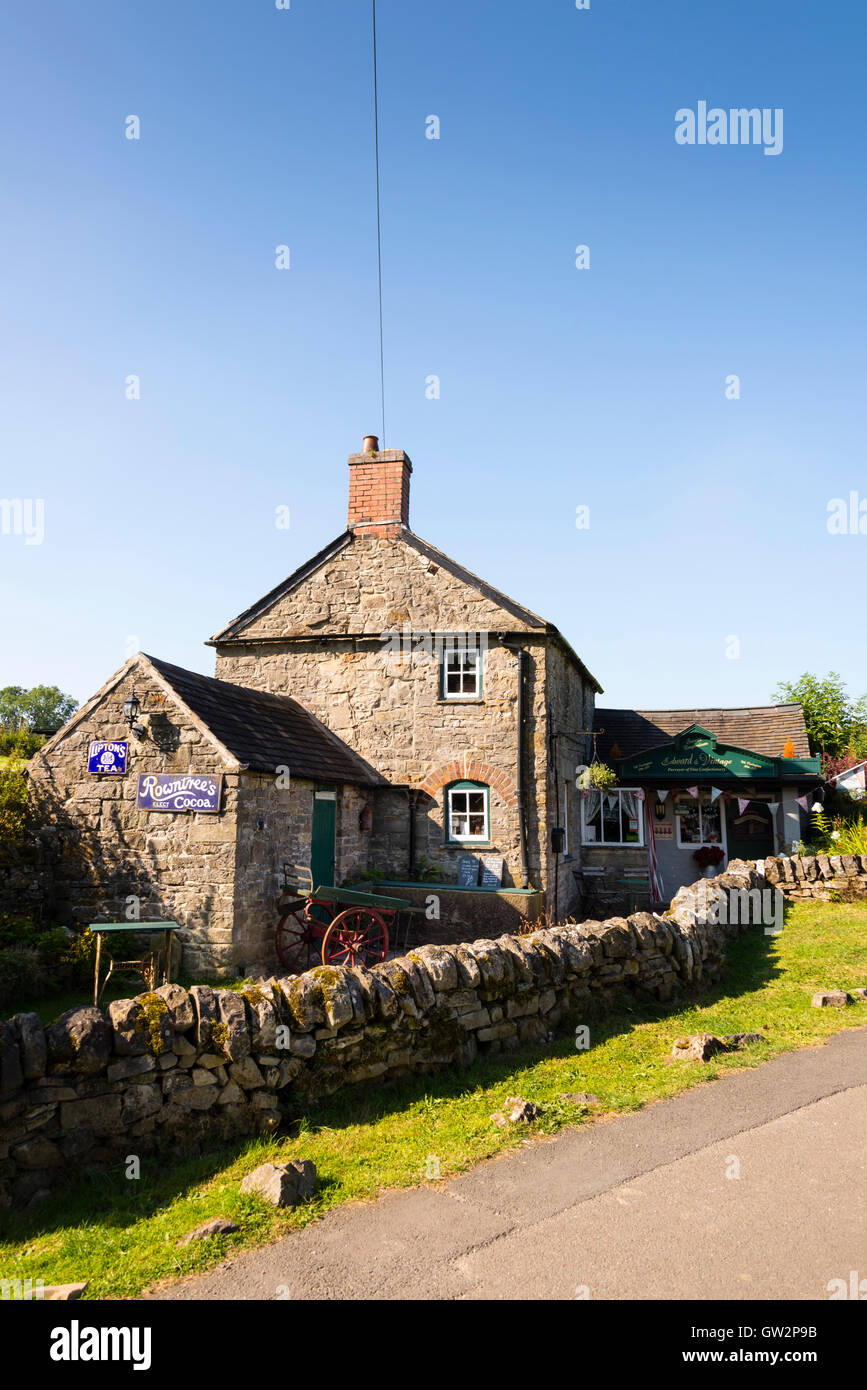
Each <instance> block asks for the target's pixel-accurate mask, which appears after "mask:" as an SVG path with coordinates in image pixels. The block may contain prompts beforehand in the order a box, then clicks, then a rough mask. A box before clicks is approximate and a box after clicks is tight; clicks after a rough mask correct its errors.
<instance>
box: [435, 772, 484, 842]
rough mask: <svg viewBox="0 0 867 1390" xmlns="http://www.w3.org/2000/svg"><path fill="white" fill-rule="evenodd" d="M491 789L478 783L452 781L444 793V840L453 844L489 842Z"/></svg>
mask: <svg viewBox="0 0 867 1390" xmlns="http://www.w3.org/2000/svg"><path fill="white" fill-rule="evenodd" d="M490 819H491V790H490V787H486V786H485V785H484V783H482V782H455V783H453V785H452V786H450V787H449V788H448V789H447V791H446V839H447V840H450V841H452V842H454V843H455V844H467V843H470V842H473V841H480V842H487V841H488V840H489V839H490Z"/></svg>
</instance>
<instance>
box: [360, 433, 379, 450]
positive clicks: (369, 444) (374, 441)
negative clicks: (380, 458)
mask: <svg viewBox="0 0 867 1390" xmlns="http://www.w3.org/2000/svg"><path fill="white" fill-rule="evenodd" d="M361 452H362V453H363V454H378V453H379V436H378V435H376V434H366V435H365V436H364V442H363V443H362V446H361Z"/></svg>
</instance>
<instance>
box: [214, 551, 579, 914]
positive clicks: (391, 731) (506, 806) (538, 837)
mask: <svg viewBox="0 0 867 1390" xmlns="http://www.w3.org/2000/svg"><path fill="white" fill-rule="evenodd" d="M405 625H406V630H407V632H408V633H415V634H418V635H421V634H426V633H428V634H430V633H434V634H435V633H437V632H449V631H453V632H475V633H484V634H485V636H486V640H487V643H488V646H487V651H486V653H485V672H484V683H483V698H482V700H480V701H478V702H476V701H473V702H460V703H458V702H454V701H446V700H443V699H442V697H441V690H440V672H439V666H438V663H437V662H436V660H433V659H431V658H430V657H429V656H426V655H425V653H424V652H419V651H412V652H410V653H407V652H405V651H403V650H401V651H400V652H399V653H398V652H388V651H386V650H385V644H384V643H383V641H382V639H381V634H383V633H389V632H395V633H398V634H400V635H401V637H403V635H404V628H405ZM503 631H505V632H508V633H510V634H512V636H515V635H517V634H521V635H523V637H524V640H525V641H526V645H527V648H528V651H529V653H530V661H529V663H528V665H529V675H528V711H527V715H528V717H527V728H526V740H527V769H526V770H527V780H528V789H527V790H528V795H527V819H528V861H529V870H530V877H531V882H532V883H533V884H534V885H535V886H537V887H538V886H541V885H542V883H543V882H545V881H546V877H547V874H548V870H549V859H550V851H549V845H548V825H549V823H550V824H555V823H556V818H555V819H553V820H549V818H550V817H551V816H553V815H554V806H553V801H552V799H551V798H552V796H553V785H550V786H549V769H548V745H547V739H548V710H549V705H550V706H551V708H552V709H553V712H554V716H555V718H556V719H557V720H561V721H563V723H562V727H569V724H568V721H570V720H571V721H573V722H574V725H575V727H578V728H584V727H589V725H587V724H586V722H585V721H586V718H587V710H586V709H585V704H586V700H585V690H584V683H583V682H582V680H581V677H580V674H579V673H578V672H577V671H576V670H575V668H574V667H573V666H572V664H571V663H570V662H567V661H566V659H565V657H564V655H563V653H562V652H561V651H560V650H559V648H557V649H556V650H555V646H554V644H553V643H552V642H551V641H550V640H549V638H548V636H547V634H546V633H545V632H544V631H543V630H541V629H539V628H531V627H530V626H529V625H528V624H526V623H522V622H521V621H520V620H518V619H516V618H514V617H513V616H512V614H510V613H509V612H507V610H505V609H504V608H502V607H500V606H499V605H498V604H497V603H495V602H494V601H493V600H491V599H488V598H486V597H485V596H484V595H483V594H482V593H480V592H479V590H478V589H476V588H474V587H473V586H471V585H469V584H467V583H466V582H465V581H464V580H463V579H460V578H458V577H456V576H454V575H452V574H451V573H450V572H449V571H448V570H447V569H446V568H445V567H444V566H440V565H437V564H436V563H435V562H433V561H431V560H429V559H428V558H427V557H425V556H423V555H421V554H420V553H419V552H418V551H416V550H415V549H414V548H413V547H412V546H411V545H409V544H407V543H406V541H404V540H402V539H398V540H391V539H377V538H375V537H372V536H359V535H357V536H355V538H354V539H353V541H352V543H351V545H349V546H347V547H346V548H344V549H343V550H342V551H340V552H339V553H338V554H337V555H335V556H334V557H333V558H332V559H331V560H329V561H327V562H326V563H325V564H324V565H323V566H322V567H321V568H320V569H319V570H317V571H316V572H315V573H314V574H312V575H311V576H310V577H309V578H307V579H306V580H304V581H302V583H301V584H300V585H298V587H297V588H296V589H294V590H293V591H292V593H290V594H288V595H286V596H285V597H284V598H282V599H280V600H279V601H278V602H277V603H276V604H274V605H273V607H272V608H271V609H269V610H268V612H266V613H264V614H262V615H261V616H260V617H258V618H256V619H254V620H253V622H252V623H251V624H250V625H249V627H247V628H246V629H245V630H244V634H243V636H244V641H243V642H242V643H238V642H231V643H220V644H218V645H217V667H216V674H217V677H218V678H219V679H221V680H228V681H232V682H234V683H235V684H237V685H244V686H249V687H251V688H254V689H259V690H268V691H271V692H273V693H276V694H288V695H292V696H294V697H295V698H297V699H298V700H300V701H301V703H302V704H303V705H304V706H305V707H306V708H307V709H309V710H310V711H311V712H312V713H313V714H315V715H316V717H317V718H319V719H321V720H322V722H323V723H324V724H326V725H327V727H328V728H329V729H331V730H332V731H333V732H334V733H336V734H337V735H338V736H339V737H340V738H342V739H343V740H344V741H345V742H346V743H348V744H349V746H350V747H351V748H353V749H354V750H355V751H356V752H357V753H359V754H360V755H361V756H362V757H363V758H365V759H366V760H367V761H368V762H369V763H371V764H372V765H373V766H374V767H375V768H376V769H377V770H378V771H379V772H381V773H382V775H383V776H384V777H386V778H387V779H388V780H389V781H391V782H393V783H397V784H401V785H409V786H413V787H422V786H423V785H425V784H427V783H428V782H429V780H430V779H431V777H432V776H433V774H435V773H436V771H437V769H439V768H440V767H442V766H444V765H448V764H450V763H452V762H455V761H460V760H462V759H464V758H469V759H471V760H472V761H473V762H475V763H478V764H488V765H490V766H493V767H494V768H496V769H497V770H498V771H499V772H500V773H501V774H502V775H503V777H504V778H505V779H506V780H507V782H508V783H509V785H510V786H511V787H514V786H515V785H516V784H517V774H518V767H517V710H518V671H517V659H516V657H515V656H514V654H513V653H512V652H510V651H508V650H506V649H504V648H503V647H502V646H500V644H499V643H498V642H497V633H498V632H503ZM412 645H413V646H415V645H417V644H412ZM549 660H550V661H553V662H554V670H555V673H556V681H555V682H549V676H548V663H549ZM549 684H550V685H551V688H550V689H549ZM590 713H591V714H592V702H591V707H590ZM501 793H502V794H501ZM442 801H443V791H442V789H441V788H437V790H436V792H435V794H434V796H433V798H432V799H428V800H424V799H423V800H422V802H421V804H420V805H419V808H418V811H417V815H416V854H417V856H424V858H425V859H426V860H427V861H428V863H430V864H433V865H436V866H437V867H438V868H439V870H440V873H441V875H442V877H443V879H444V881H446V882H449V881H452V882H453V881H455V879H456V877H457V864H458V860H459V859H460V857H461V855H462V854H464V853H467V852H469V851H468V849H465V848H460V847H458V848H455V847H450V846H447V845H445V844H444V843H443V821H444V813H443V805H442ZM378 806H379V814H378V816H377V823H376V825H375V826H374V834H373V839H372V841H371V862H372V863H374V864H375V865H376V867H377V868H380V869H382V870H383V871H384V872H385V873H405V872H406V871H407V864H408V819H409V817H408V811H407V808H406V799H405V797H403V798H401V797H400V796H396V797H394V798H392V799H390V800H389V798H388V797H385V796H380V797H379V798H378ZM491 810H492V831H493V833H492V837H491V839H492V844H491V846H490V847H489V848H488V849H487V850H485V851H482V852H484V853H490V854H502V855H503V856H504V858H505V861H506V866H505V876H504V883H505V884H506V885H507V886H514V885H516V884H517V885H519V884H520V882H521V861H520V850H519V827H518V818H517V812H516V809H515V808H514V806H512V805H511V804H510V801H509V797H508V795H506V794H505V792H504V791H503V789H502V788H498V787H497V785H496V782H493V783H492V806H491ZM566 893H568V894H569V896H568V897H564V896H563V894H566ZM574 900H575V896H574V880H573V879H572V876H571V873H566V872H564V875H563V882H562V892H561V898H560V906H561V908H562V907H563V904H564V902H565V901H574Z"/></svg>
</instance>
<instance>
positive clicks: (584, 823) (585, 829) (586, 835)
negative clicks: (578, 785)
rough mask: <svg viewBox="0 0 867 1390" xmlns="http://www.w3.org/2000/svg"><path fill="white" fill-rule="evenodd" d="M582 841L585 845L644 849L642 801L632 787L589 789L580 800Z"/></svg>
mask: <svg viewBox="0 0 867 1390" xmlns="http://www.w3.org/2000/svg"><path fill="white" fill-rule="evenodd" d="M581 840H582V843H583V844H585V845H597V844H602V845H643V844H644V823H643V821H642V817H641V798H640V797H639V796H638V793H637V790H636V789H635V788H634V787H614V788H613V790H612V791H597V790H595V789H591V790H590V791H586V792H585V793H584V795H583V796H582V797H581Z"/></svg>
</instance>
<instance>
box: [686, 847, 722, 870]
mask: <svg viewBox="0 0 867 1390" xmlns="http://www.w3.org/2000/svg"><path fill="white" fill-rule="evenodd" d="M692 857H693V859H694V860H695V862H696V864H697V865H698V867H699V868H700V869H701V872H702V877H703V878H713V876H714V874H715V873H716V870H717V867H718V866H719V865H720V864H721V863H722V861H723V860H724V859H725V855H724V854H723V851H722V847H721V846H720V845H701V846H700V847H699V848H698V849H697V850H694V851H693V855H692Z"/></svg>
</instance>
